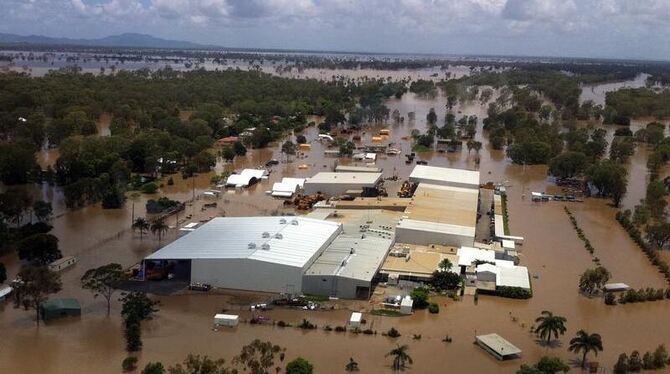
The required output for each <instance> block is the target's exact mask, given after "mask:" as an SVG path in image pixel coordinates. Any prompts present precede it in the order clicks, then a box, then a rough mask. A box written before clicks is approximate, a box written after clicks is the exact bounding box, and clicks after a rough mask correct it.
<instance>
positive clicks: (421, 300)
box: [410, 287, 428, 309]
mask: <svg viewBox="0 0 670 374" xmlns="http://www.w3.org/2000/svg"><path fill="white" fill-rule="evenodd" d="M410 297H411V298H412V300H414V308H416V309H426V308H427V307H428V289H427V288H425V287H417V288H415V289H414V290H412V292H411V293H410Z"/></svg>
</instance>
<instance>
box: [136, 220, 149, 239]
mask: <svg viewBox="0 0 670 374" xmlns="http://www.w3.org/2000/svg"><path fill="white" fill-rule="evenodd" d="M150 227H151V225H150V224H149V222H148V221H147V220H146V219H145V218H144V217H137V218H135V222H133V230H137V231H139V232H140V240H142V235H143V234H144V233H145V232H146V231H149V228H150Z"/></svg>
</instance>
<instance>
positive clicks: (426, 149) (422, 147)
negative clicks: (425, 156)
mask: <svg viewBox="0 0 670 374" xmlns="http://www.w3.org/2000/svg"><path fill="white" fill-rule="evenodd" d="M412 150H413V151H414V152H419V153H421V152H430V151H432V149H431V148H430V147H426V146H425V145H421V144H414V146H413V147H412Z"/></svg>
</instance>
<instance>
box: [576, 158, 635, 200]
mask: <svg viewBox="0 0 670 374" xmlns="http://www.w3.org/2000/svg"><path fill="white" fill-rule="evenodd" d="M586 175H587V180H588V181H589V182H590V183H592V184H593V185H594V186H595V187H596V188H597V189H598V193H599V194H600V195H601V196H607V197H611V198H612V201H613V202H614V206H615V207H618V206H619V203H620V202H621V199H622V198H623V196H624V195H625V194H626V186H627V183H628V178H627V171H626V168H624V167H623V166H622V165H620V164H618V163H616V162H614V161H611V160H603V161H601V162H599V163H596V164H594V165H592V166H591V167H589V168H588V170H587V171H586Z"/></svg>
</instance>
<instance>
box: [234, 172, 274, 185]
mask: <svg viewBox="0 0 670 374" xmlns="http://www.w3.org/2000/svg"><path fill="white" fill-rule="evenodd" d="M267 175H268V172H267V170H263V169H244V170H242V171H241V172H240V173H239V174H231V175H230V176H229V177H228V179H226V187H236V188H239V187H248V186H250V185H252V184H254V183H256V182H258V181H259V180H261V179H265V178H267Z"/></svg>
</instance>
